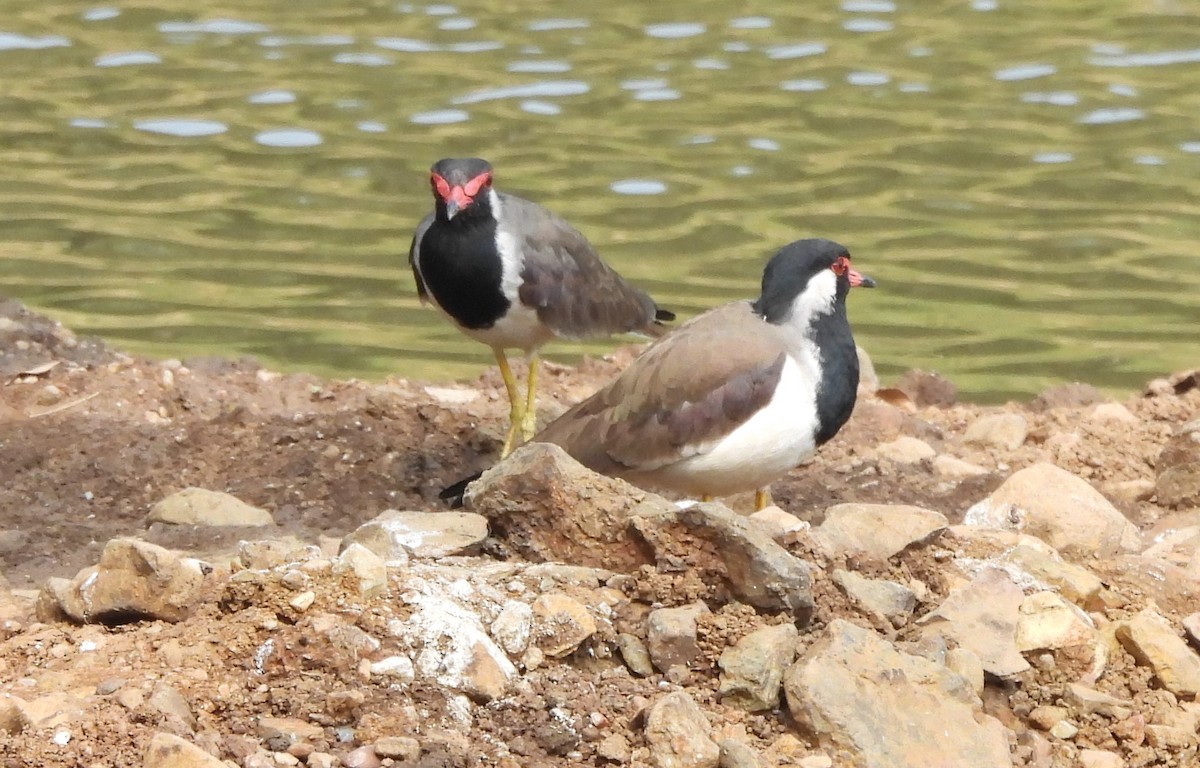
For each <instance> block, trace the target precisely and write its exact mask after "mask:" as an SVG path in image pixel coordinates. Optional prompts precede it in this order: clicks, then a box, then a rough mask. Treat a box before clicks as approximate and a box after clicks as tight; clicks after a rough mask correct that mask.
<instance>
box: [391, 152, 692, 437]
mask: <svg viewBox="0 0 1200 768" xmlns="http://www.w3.org/2000/svg"><path fill="white" fill-rule="evenodd" d="M492 173H493V171H492V166H491V164H489V163H488V162H487V161H486V160H481V159H479V158H477V157H473V158H466V159H458V158H448V159H445V160H439V161H437V162H436V163H434V164H433V167H432V168H431V169H430V171H429V178H430V184H431V186H432V187H433V199H434V211H433V213H431V214H429V215H428V216H426V217H425V218H424V219H423V220H422V221H421V223H420V224H419V225H418V226H417V231H416V234H415V235H414V236H413V242H412V247H411V248H410V250H409V255H408V260H409V264H411V265H412V269H413V275H414V277H415V278H416V281H417V291H418V292H419V294H420V296H421V299H422V300H423V301H426V300H428V301H432V302H433V303H434V304H435V305H436V306H437V308H438V309H440V310H441V311H442V312H443V313H444V314H445V315H446V316H447V317H449V318H450V320H451V321H452V322H453V323H454V324H455V325H456V326H458V329H459V330H460V331H462V332H463V333H465V334H466V335H467V336H469V337H471V338H472V339H475V340H476V341H481V342H483V343H484V344H487V345H488V346H489V347H491V348H492V351H493V352H494V353H495V355H496V362H497V364H499V366H500V375H501V376H502V377H503V378H504V386H505V388H506V389H507V390H508V400H509V407H510V411H509V416H510V423H509V427H508V431H507V433H506V434H505V438H504V447H503V448H502V450H501V457H502V458H503V457H504V456H507V455H508V453H509V452H510V451H511V450H512V448H513V446H514V445H515V442H516V435H517V431H518V430H520V432H521V436H522V438H523V439H525V440H528V439H529V438H530V437H532V436H533V433H534V429H535V425H536V412H535V410H534V396H535V395H534V392H535V386H536V379H537V365H538V357H537V354H538V353H537V351H538V348H539V347H540V346H542V345H543V344H545V343H546V342H547V341H549V340H551V339H554V338H559V339H585V338H592V337H597V336H611V335H614V334H618V333H628V332H633V333H640V334H644V335H647V336H653V337H657V336H661V335H662V334H663V333H664V332H665V330H666V329H665V328H664V327H663V326H662V322H663V321H667V320H674V319H675V315H674V314H672V313H671V312H668V311H666V310H663V309H659V308H658V306H657V305H656V304H655V303H654V300H653V299H651V298H650V297H649V296H647V295H646V294H645V293H644V292H643V291H641V290H639V289H637V288H635V287H633V286H632V285H630V284H629V283H627V282H625V280H624V279H623V278H622V277H621V276H620V275H618V274H617V273H616V272H615V271H613V269H612V268H611V267H609V266H608V265H607V264H605V263H604V262H603V261H601V260H600V257H599V256H598V255H596V251H595V250H594V249H593V248H592V246H591V245H590V244H589V243H588V241H587V239H586V238H584V236H583V235H582V234H580V233H579V232H578V231H577V230H576V229H575V228H574V227H572V226H571V225H570V224H568V223H567V222H566V221H564V220H563V219H561V218H559V217H558V216H556V215H555V214H553V213H551V212H550V211H548V210H546V209H545V208H543V207H542V206H540V205H537V204H536V203H531V202H529V201H528V200H524V199H522V198H519V197H515V196H513V195H508V194H505V193H503V192H498V191H496V190H495V189H493V188H492ZM506 349H520V350H522V351H523V352H524V353H525V355H526V356H527V357H528V359H529V375H528V380H527V390H526V393H525V397H524V399H522V398H521V395H520V393H519V391H518V389H517V382H516V380H515V379H514V378H513V375H512V371H511V369H510V368H509V365H508V358H507V356H506V355H505V350H506Z"/></svg>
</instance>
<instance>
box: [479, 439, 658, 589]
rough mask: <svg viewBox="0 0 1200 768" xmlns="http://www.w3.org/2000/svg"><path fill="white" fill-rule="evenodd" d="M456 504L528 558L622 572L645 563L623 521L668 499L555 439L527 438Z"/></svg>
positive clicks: (640, 549)
mask: <svg viewBox="0 0 1200 768" xmlns="http://www.w3.org/2000/svg"><path fill="white" fill-rule="evenodd" d="M463 504H464V505H465V506H466V507H467V508H468V509H471V510H473V511H475V512H477V513H479V514H481V515H483V516H484V517H485V518H487V520H488V522H489V524H490V525H491V526H492V528H493V529H494V531H495V532H496V535H497V536H499V537H501V538H503V539H504V540H505V541H506V542H507V543H508V544H509V546H511V547H512V548H513V549H514V550H515V551H516V552H517V553H519V554H520V555H521V556H522V557H524V558H525V559H527V560H532V561H534V562H546V561H552V562H566V563H571V564H573V565H585V566H592V567H598V568H608V569H610V570H614V571H618V572H620V573H629V572H631V571H633V570H635V569H636V568H637V567H639V566H641V565H649V564H652V563H651V560H650V559H649V558H648V557H647V553H646V552H645V551H644V549H643V548H642V547H641V546H640V545H639V543H638V541H637V540H636V537H635V535H634V533H633V532H632V531H631V530H630V528H629V525H628V523H629V520H630V518H631V517H633V516H634V515H635V514H641V513H645V512H653V511H660V512H669V511H671V510H674V508H675V505H674V504H672V503H671V502H669V501H667V500H666V499H663V498H662V497H660V496H656V495H654V494H650V493H647V492H645V491H642V490H639V489H638V488H635V487H634V486H632V485H630V484H629V483H626V482H625V481H623V480H618V479H615V478H610V477H605V476H604V475H600V474H597V473H595V472H592V471H591V470H589V469H587V468H586V467H584V466H583V465H582V464H580V463H579V462H577V461H575V459H573V458H571V457H570V456H568V455H567V453H566V452H565V451H563V450H562V449H561V448H559V447H558V446H556V445H549V444H546V443H528V444H526V445H523V446H521V447H520V448H518V449H517V450H515V451H513V453H512V454H511V455H510V456H509V457H508V458H507V459H505V460H504V461H502V462H500V463H499V464H497V465H496V466H494V467H492V468H491V469H489V470H487V471H486V472H484V473H483V475H482V476H481V477H480V478H479V479H478V480H476V481H475V482H473V483H471V485H470V486H468V487H467V491H466V493H465V494H464V496H463Z"/></svg>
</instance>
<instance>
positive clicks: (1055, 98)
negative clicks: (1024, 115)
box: [1021, 91, 1079, 107]
mask: <svg viewBox="0 0 1200 768" xmlns="http://www.w3.org/2000/svg"><path fill="white" fill-rule="evenodd" d="M1021 101H1023V102H1025V103H1026V104H1053V105H1054V106H1056V107H1073V106H1075V105H1076V104H1078V103H1079V96H1077V95H1076V94H1074V93H1071V92H1070V91H1049V92H1046V93H1039V92H1034V91H1031V92H1029V93H1022V94H1021Z"/></svg>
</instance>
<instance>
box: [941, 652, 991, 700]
mask: <svg viewBox="0 0 1200 768" xmlns="http://www.w3.org/2000/svg"><path fill="white" fill-rule="evenodd" d="M946 669H949V670H950V671H951V672H954V673H955V674H957V675H958V676H959V677H961V678H962V679H963V680H966V681H967V683H968V684H969V685H970V686H971V690H972V691H974V692H975V695H976V696H982V695H983V662H982V661H980V659H979V656H977V655H976V654H975V652H974V651H972V650H971V649H970V648H951V649H950V650H948V651H946Z"/></svg>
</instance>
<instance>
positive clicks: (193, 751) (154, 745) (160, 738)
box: [142, 733, 226, 768]
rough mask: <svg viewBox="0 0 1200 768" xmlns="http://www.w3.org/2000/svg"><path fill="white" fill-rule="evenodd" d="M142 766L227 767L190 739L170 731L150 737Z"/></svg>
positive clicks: (177, 767) (182, 767)
mask: <svg viewBox="0 0 1200 768" xmlns="http://www.w3.org/2000/svg"><path fill="white" fill-rule="evenodd" d="M142 768H226V765H225V763H224V762H223V761H221V760H218V759H217V758H215V757H213V756H212V755H210V754H208V753H207V752H205V751H204V750H203V749H200V747H197V746H196V745H195V744H193V743H191V742H190V741H186V740H184V739H181V738H179V737H178V736H174V735H172V734H170V733H156V734H154V736H153V737H152V738H151V739H150V746H149V747H147V749H146V755H145V757H144V758H143V759H142Z"/></svg>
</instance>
